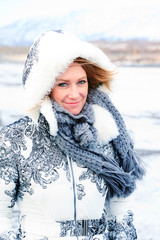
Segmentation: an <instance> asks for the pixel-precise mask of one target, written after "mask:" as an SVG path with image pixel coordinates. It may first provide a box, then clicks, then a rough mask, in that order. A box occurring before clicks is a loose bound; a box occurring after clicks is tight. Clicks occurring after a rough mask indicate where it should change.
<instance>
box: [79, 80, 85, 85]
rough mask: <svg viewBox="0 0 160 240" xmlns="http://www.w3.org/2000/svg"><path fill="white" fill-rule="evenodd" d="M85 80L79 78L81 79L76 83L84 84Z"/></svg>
mask: <svg viewBox="0 0 160 240" xmlns="http://www.w3.org/2000/svg"><path fill="white" fill-rule="evenodd" d="M86 82H87V81H86V80H81V81H79V82H78V83H79V84H85V83H86Z"/></svg>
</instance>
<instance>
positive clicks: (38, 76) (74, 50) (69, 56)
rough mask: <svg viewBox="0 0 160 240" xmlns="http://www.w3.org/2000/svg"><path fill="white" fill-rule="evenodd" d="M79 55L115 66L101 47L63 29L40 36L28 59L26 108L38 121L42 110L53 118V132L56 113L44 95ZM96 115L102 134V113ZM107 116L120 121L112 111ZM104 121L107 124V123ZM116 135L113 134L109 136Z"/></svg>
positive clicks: (46, 115)
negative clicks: (113, 116)
mask: <svg viewBox="0 0 160 240" xmlns="http://www.w3.org/2000/svg"><path fill="white" fill-rule="evenodd" d="M77 57H82V58H85V59H87V60H90V61H92V62H94V63H96V64H97V65H99V66H100V67H102V68H104V69H106V70H114V69H115V66H114V65H113V64H112V63H111V62H110V60H109V58H108V57H107V56H106V55H105V54H104V53H103V52H102V51H101V50H100V49H99V48H97V47H95V46H94V45H93V44H91V43H88V42H84V41H81V40H79V39H78V38H76V37H75V36H73V35H71V34H69V33H65V32H61V31H49V32H46V33H44V34H42V35H41V36H39V37H38V38H37V39H36V40H35V42H34V43H33V45H32V46H31V49H30V51H29V53H28V56H27V59H26V63H25V67H24V71H23V84H24V97H25V108H26V109H28V110H29V109H31V111H29V112H28V115H29V116H30V117H31V118H32V120H33V121H34V122H35V123H36V122H37V120H38V117H39V113H40V112H41V113H43V115H44V116H45V118H46V119H47V121H48V122H49V125H50V131H51V133H52V134H53V135H55V134H56V132H57V130H58V129H57V125H56V119H55V117H54V116H53V115H54V114H53V111H52V108H51V102H50V99H49V98H48V99H47V100H46V101H44V102H43V101H42V99H43V98H44V97H45V96H46V95H48V94H49V93H50V92H51V90H52V88H53V86H54V84H55V81H56V78H57V77H58V76H59V75H61V74H62V73H63V72H64V71H65V70H66V69H67V68H68V66H69V65H70V64H71V63H72V62H73V61H74V59H75V58H77ZM105 89H106V90H107V88H106V87H105ZM42 102H43V103H42ZM94 109H96V108H94ZM96 111H98V112H99V113H101V114H102V115H103V114H105V115H106V113H105V112H104V113H102V111H100V110H97V109H96ZM96 111H95V112H96ZM95 115H97V120H96V123H95V124H96V127H97V128H99V132H100V136H101V135H102V132H103V130H104V129H103V130H102V126H101V121H100V123H98V119H99V118H100V117H99V116H98V114H95ZM102 115H101V117H102ZM106 117H108V118H109V119H110V120H109V122H112V126H113V125H116V124H115V122H114V119H113V118H112V116H111V115H109V114H108V113H107V115H106ZM102 118H103V117H102ZM102 118H101V119H102ZM104 119H105V118H104ZM103 125H105V126H106V124H103ZM114 129H115V131H114V133H113V136H116V135H117V131H118V130H116V129H117V128H116V126H115V127H114ZM107 131H109V135H110V129H108V130H107ZM105 133H106V132H105ZM111 135H112V134H111ZM113 136H109V139H110V138H112V137H113ZM103 139H104V137H102V139H101V140H102V141H103Z"/></svg>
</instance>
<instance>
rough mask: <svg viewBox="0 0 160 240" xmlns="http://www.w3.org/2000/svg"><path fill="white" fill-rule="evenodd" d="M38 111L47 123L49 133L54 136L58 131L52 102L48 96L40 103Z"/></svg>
mask: <svg viewBox="0 0 160 240" xmlns="http://www.w3.org/2000/svg"><path fill="white" fill-rule="evenodd" d="M40 112H41V113H42V114H43V116H44V117H45V119H46V120H47V122H48V124H49V127H50V134H51V135H53V136H56V134H57V132H58V125H57V119H56V117H55V115H54V111H53V110H52V103H51V100H50V98H49V97H48V98H47V99H46V100H45V101H44V102H43V103H42V104H41V108H40Z"/></svg>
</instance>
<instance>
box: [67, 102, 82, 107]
mask: <svg viewBox="0 0 160 240" xmlns="http://www.w3.org/2000/svg"><path fill="white" fill-rule="evenodd" d="M65 104H66V105H68V106H74V107H75V106H78V105H79V104H80V101H78V102H65Z"/></svg>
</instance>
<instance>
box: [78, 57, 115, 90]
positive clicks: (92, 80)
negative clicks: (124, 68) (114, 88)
mask: <svg viewBox="0 0 160 240" xmlns="http://www.w3.org/2000/svg"><path fill="white" fill-rule="evenodd" d="M74 62H76V63H79V64H80V65H82V67H83V69H84V70H85V72H86V74H87V79H88V84H89V88H97V87H98V86H99V85H101V84H102V83H104V84H105V85H106V87H107V88H108V89H109V90H111V88H110V83H111V81H112V80H113V76H114V75H115V74H116V72H115V70H113V71H110V70H106V69H104V68H101V67H99V66H98V65H97V64H96V63H93V62H91V61H89V60H87V59H84V58H80V57H78V58H76V59H75V60H74Z"/></svg>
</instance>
